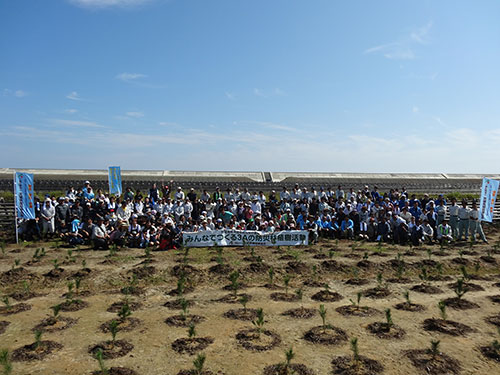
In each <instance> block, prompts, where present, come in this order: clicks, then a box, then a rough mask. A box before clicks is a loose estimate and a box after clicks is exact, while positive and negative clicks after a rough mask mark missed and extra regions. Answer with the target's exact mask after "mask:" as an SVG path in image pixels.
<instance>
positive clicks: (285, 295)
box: [269, 292, 299, 302]
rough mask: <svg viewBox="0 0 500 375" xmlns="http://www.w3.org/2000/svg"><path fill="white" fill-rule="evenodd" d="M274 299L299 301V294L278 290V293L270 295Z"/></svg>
mask: <svg viewBox="0 0 500 375" xmlns="http://www.w3.org/2000/svg"><path fill="white" fill-rule="evenodd" d="M269 298H271V299H272V300H273V301H281V302H297V301H299V296H297V295H296V294H292V293H282V292H276V293H271V295H270V296H269Z"/></svg>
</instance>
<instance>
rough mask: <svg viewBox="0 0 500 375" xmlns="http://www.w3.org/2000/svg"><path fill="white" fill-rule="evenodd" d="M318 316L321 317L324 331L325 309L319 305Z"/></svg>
mask: <svg viewBox="0 0 500 375" xmlns="http://www.w3.org/2000/svg"><path fill="white" fill-rule="evenodd" d="M319 316H320V317H321V321H322V322H323V324H322V325H323V330H324V329H326V309H325V305H323V304H321V305H319Z"/></svg>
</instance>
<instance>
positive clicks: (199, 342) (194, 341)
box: [172, 337, 214, 355]
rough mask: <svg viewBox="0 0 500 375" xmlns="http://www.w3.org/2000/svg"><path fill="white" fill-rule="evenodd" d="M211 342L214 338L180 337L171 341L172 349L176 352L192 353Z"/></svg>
mask: <svg viewBox="0 0 500 375" xmlns="http://www.w3.org/2000/svg"><path fill="white" fill-rule="evenodd" d="M213 342H214V339H213V338H211V337H193V338H181V339H177V340H175V341H174V342H173V343H172V349H174V350H175V351H176V352H177V353H188V354H191V355H193V354H196V353H197V352H200V351H202V350H203V349H205V348H206V347H207V346H208V345H210V344H212V343H213Z"/></svg>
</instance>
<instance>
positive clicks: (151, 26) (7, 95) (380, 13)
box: [0, 0, 500, 173]
mask: <svg viewBox="0 0 500 375" xmlns="http://www.w3.org/2000/svg"><path fill="white" fill-rule="evenodd" d="M499 15H500V2H499V1H496V0H483V1H480V2H476V1H457V0H448V1H446V0H444V1H426V0H423V1H412V2H410V1H400V0H392V1H389V0H385V1H384V0H382V1H369V0H365V1H331V0H301V1H299V0H252V1H243V0H211V1H208V0H50V1H38V0H31V1H29V0H16V1H11V0H0V51H2V52H1V55H0V56H1V58H0V113H1V114H2V115H1V116H0V135H1V137H0V160H1V163H0V167H12V168H16V167H17V168H29V167H30V168H99V169H104V168H106V167H107V166H108V165H121V166H122V168H124V169H167V170H271V171H332V172H455V173H496V172H498V165H499V162H498V161H499V160H500V147H499V145H500V105H499V104H500V69H499V68H498V67H499V66H500V22H498V16H499Z"/></svg>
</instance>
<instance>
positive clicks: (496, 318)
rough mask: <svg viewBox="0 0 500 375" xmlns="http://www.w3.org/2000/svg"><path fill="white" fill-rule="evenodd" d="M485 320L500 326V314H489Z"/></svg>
mask: <svg viewBox="0 0 500 375" xmlns="http://www.w3.org/2000/svg"><path fill="white" fill-rule="evenodd" d="M485 321H486V322H487V323H490V324H494V325H496V326H497V327H500V314H497V315H492V316H489V317H487V318H486V319H485Z"/></svg>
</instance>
